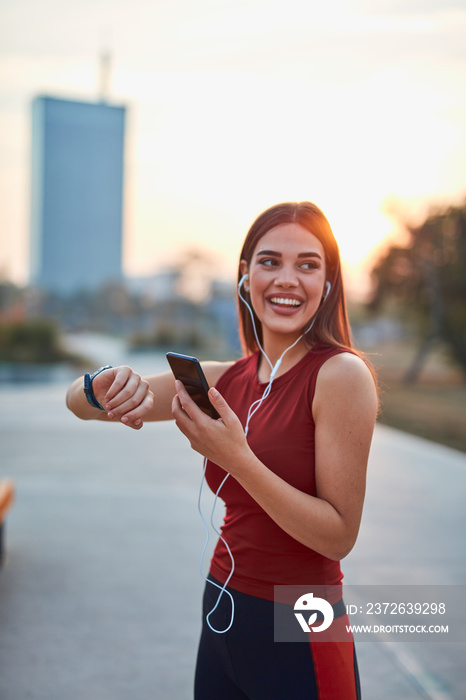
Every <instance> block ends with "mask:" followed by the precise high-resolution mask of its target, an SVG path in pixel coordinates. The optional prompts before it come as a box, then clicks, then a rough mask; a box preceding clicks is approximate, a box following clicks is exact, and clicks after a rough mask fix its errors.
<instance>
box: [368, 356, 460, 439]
mask: <svg viewBox="0 0 466 700" xmlns="http://www.w3.org/2000/svg"><path fill="white" fill-rule="evenodd" d="M415 351H416V348H415V346H413V345H411V344H409V343H396V344H385V345H381V346H380V347H378V348H376V349H374V348H371V350H370V352H369V358H370V359H371V361H372V362H373V364H374V366H375V368H376V371H377V373H378V378H379V388H380V416H379V422H380V423H384V424H385V425H389V426H391V427H393V428H397V429H399V430H403V431H405V432H408V433H412V434H413V435H418V436H420V437H423V438H427V439H428V440H433V441H434V442H438V443H440V444H442V445H447V446H448V447H453V448H454V449H457V450H461V451H462V452H466V382H465V379H464V375H463V374H462V373H461V372H460V371H459V370H458V369H457V368H456V367H454V366H452V365H451V363H450V362H449V360H448V358H447V357H446V355H445V354H444V352H443V351H442V349H441V348H440V349H438V350H437V351H435V352H433V353H432V355H431V356H429V358H428V361H427V363H426V365H425V367H424V369H423V371H422V373H421V376H420V378H419V381H418V382H416V383H415V384H406V383H404V382H403V377H404V375H405V373H406V370H407V369H408V367H409V365H410V362H411V360H412V357H413V356H414V353H415Z"/></svg>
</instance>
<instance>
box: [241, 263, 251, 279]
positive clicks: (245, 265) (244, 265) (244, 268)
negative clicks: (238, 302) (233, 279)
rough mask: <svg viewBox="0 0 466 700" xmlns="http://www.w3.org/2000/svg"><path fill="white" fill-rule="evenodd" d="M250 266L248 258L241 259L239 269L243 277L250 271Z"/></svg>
mask: <svg viewBox="0 0 466 700" xmlns="http://www.w3.org/2000/svg"><path fill="white" fill-rule="evenodd" d="M248 267H249V266H248V263H247V260H240V263H239V269H240V271H241V277H242V276H243V275H246V274H247V273H248Z"/></svg>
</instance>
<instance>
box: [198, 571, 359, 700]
mask: <svg viewBox="0 0 466 700" xmlns="http://www.w3.org/2000/svg"><path fill="white" fill-rule="evenodd" d="M229 590H230V592H231V594H232V595H233V597H234V601H235V616H234V622H233V625H232V627H231V629H230V630H229V631H228V632H226V633H224V634H217V633H215V632H213V631H212V630H211V629H210V628H209V627H208V625H207V623H206V620H205V618H206V615H207V614H208V613H209V612H210V611H211V610H212V608H213V607H214V605H215V603H216V601H217V598H218V595H219V589H218V588H215V587H214V586H212V585H211V584H208V583H207V584H206V590H205V593H204V605H203V612H204V615H203V617H204V622H203V628H202V634H201V640H200V644H199V652H198V659H197V669H196V678H195V693H194V697H195V700H360V697H361V695H360V690H359V675H358V668H357V662H356V655H355V652H354V645H353V644H352V642H345V643H342V644H339V645H338V644H333V643H327V642H320V643H315V644H314V645H312V644H311V643H300V642H274V603H273V602H272V601H269V600H264V599H262V598H256V597H253V596H249V595H246V594H244V593H239V592H238V591H233V590H231V589H229ZM230 614H231V603H230V599H229V597H228V596H227V595H223V596H222V598H221V602H220V604H219V606H218V608H217V610H216V611H215V612H214V613H213V614H212V615H211V616H210V618H209V619H210V623H211V625H212V626H213V627H214V628H215V629H220V630H222V629H225V628H226V627H228V624H229V622H230ZM345 617H346V616H345ZM342 620H343V618H342ZM346 620H347V618H346Z"/></svg>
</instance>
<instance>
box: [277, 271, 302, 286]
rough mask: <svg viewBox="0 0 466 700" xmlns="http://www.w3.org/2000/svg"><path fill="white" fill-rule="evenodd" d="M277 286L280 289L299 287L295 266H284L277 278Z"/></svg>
mask: <svg viewBox="0 0 466 700" xmlns="http://www.w3.org/2000/svg"><path fill="white" fill-rule="evenodd" d="M275 284H276V285H277V286H278V287H286V288H290V287H297V286H298V284H299V282H298V277H297V274H296V270H295V268H294V266H292V265H282V266H281V267H280V269H279V271H278V272H277V275H276V277H275Z"/></svg>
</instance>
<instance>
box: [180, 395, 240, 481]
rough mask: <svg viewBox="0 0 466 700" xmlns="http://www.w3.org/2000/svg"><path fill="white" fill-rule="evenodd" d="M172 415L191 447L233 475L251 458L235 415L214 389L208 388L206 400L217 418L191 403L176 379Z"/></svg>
mask: <svg viewBox="0 0 466 700" xmlns="http://www.w3.org/2000/svg"><path fill="white" fill-rule="evenodd" d="M176 391H177V394H176V395H175V397H174V399H173V403H172V415H173V418H174V419H175V423H176V425H177V427H178V428H179V429H180V430H181V432H182V433H183V435H185V436H186V437H187V438H188V440H189V442H190V444H191V447H192V448H193V450H195V451H196V452H199V453H200V454H201V455H203V456H204V457H207V459H209V460H210V461H211V462H214V463H215V464H217V465H218V466H219V467H222V469H225V471H227V472H230V473H231V474H233V475H234V474H235V473H236V471H237V470H239V469H241V468H244V466H245V464H246V463H247V460H248V459H249V458H251V457H253V453H252V452H251V450H250V448H249V445H248V443H247V440H246V436H245V434H244V430H243V426H242V425H241V423H240V420H239V418H238V416H237V415H236V414H235V413H234V412H233V411H232V410H231V408H230V407H229V406H228V404H227V402H226V401H225V399H224V398H223V396H221V394H220V393H219V392H218V391H217V389H214V388H211V389H209V399H210V402H211V404H212V405H213V406H214V408H216V409H217V411H218V413H219V415H220V418H218V419H217V420H213V419H212V418H210V417H209V416H207V415H206V414H205V413H203V411H201V409H200V408H199V407H198V406H197V405H196V404H195V403H194V401H193V400H192V398H191V397H190V396H189V394H188V392H187V391H186V389H185V387H184V386H183V384H182V382H180V381H177V382H176Z"/></svg>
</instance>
